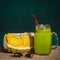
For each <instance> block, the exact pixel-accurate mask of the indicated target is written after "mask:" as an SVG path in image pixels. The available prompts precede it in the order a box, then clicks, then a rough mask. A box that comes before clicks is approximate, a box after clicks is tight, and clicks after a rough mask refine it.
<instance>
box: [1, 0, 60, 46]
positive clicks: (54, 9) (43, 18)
mask: <svg viewBox="0 0 60 60" xmlns="http://www.w3.org/2000/svg"><path fill="white" fill-rule="evenodd" d="M59 2H60V1H59V0H0V46H2V45H3V37H4V34H5V33H8V32H34V31H35V23H34V21H33V19H32V14H33V13H34V14H35V15H36V16H37V18H38V21H39V23H40V24H50V25H51V27H52V31H55V32H56V33H57V34H58V36H60V3H59ZM55 43H56V42H55V39H54V38H53V44H55ZM58 45H60V38H59V40H58Z"/></svg>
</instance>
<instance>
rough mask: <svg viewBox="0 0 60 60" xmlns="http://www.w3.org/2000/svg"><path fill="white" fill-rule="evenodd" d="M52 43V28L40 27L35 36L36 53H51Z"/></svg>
mask: <svg viewBox="0 0 60 60" xmlns="http://www.w3.org/2000/svg"><path fill="white" fill-rule="evenodd" d="M51 45H52V33H51V29H50V28H48V29H38V30H37V31H36V32H35V36H34V50H35V53H36V54H49V53H50V51H51Z"/></svg>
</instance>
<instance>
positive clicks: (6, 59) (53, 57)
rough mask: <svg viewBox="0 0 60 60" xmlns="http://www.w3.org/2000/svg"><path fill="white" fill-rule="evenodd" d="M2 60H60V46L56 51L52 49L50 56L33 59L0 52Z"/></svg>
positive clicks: (39, 56) (35, 56)
mask: <svg viewBox="0 0 60 60" xmlns="http://www.w3.org/2000/svg"><path fill="white" fill-rule="evenodd" d="M0 60H60V46H58V47H57V48H56V49H52V51H51V53H50V54H49V55H36V54H34V55H33V57H32V58H27V57H23V56H21V57H17V56H15V57H14V56H13V54H12V53H7V52H0Z"/></svg>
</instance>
